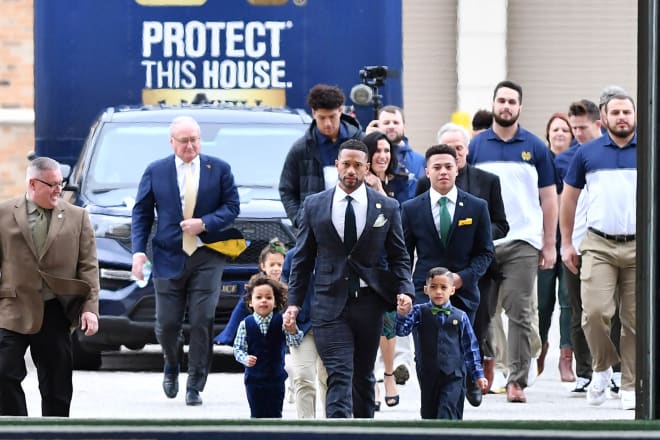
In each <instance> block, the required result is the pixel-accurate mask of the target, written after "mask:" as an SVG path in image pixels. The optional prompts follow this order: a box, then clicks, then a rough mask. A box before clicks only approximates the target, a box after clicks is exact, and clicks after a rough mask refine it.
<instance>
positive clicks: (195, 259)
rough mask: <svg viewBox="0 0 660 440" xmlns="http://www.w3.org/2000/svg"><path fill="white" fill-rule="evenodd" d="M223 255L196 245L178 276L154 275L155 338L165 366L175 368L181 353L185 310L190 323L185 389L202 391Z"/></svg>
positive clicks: (210, 347)
mask: <svg viewBox="0 0 660 440" xmlns="http://www.w3.org/2000/svg"><path fill="white" fill-rule="evenodd" d="M224 266H225V257H224V256H222V255H221V254H219V253H217V252H215V251H212V250H210V249H208V248H204V247H201V248H198V249H197V251H196V252H195V253H194V254H192V255H191V256H190V257H188V258H186V263H185V266H184V270H183V273H182V274H181V276H180V277H179V278H176V279H167V278H155V279H154V284H155V287H156V338H157V339H158V342H159V343H160V345H161V346H162V349H163V356H164V358H165V369H166V371H168V370H169V371H171V370H173V369H178V367H179V365H180V364H181V360H182V359H181V354H182V352H183V350H182V349H183V343H184V336H183V322H184V316H185V313H186V310H187V312H188V315H187V318H188V319H187V321H188V323H189V325H190V341H189V345H188V384H187V388H188V389H194V390H197V391H202V390H203V389H204V385H205V384H206V377H207V375H208V372H209V366H210V364H211V361H212V353H213V336H214V334H213V322H214V320H215V309H216V307H217V305H218V299H219V298H220V282H221V279H222V271H223V269H224Z"/></svg>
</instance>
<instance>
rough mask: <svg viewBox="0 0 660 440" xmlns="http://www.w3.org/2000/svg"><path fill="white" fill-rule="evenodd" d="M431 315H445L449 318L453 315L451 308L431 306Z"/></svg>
mask: <svg viewBox="0 0 660 440" xmlns="http://www.w3.org/2000/svg"><path fill="white" fill-rule="evenodd" d="M431 313H433V315H434V316H435V315H437V314H438V313H444V314H445V315H447V316H449V315H450V314H451V309H450V308H449V307H438V306H431Z"/></svg>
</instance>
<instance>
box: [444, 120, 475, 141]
mask: <svg viewBox="0 0 660 440" xmlns="http://www.w3.org/2000/svg"><path fill="white" fill-rule="evenodd" d="M451 131H457V132H459V133H460V134H461V135H462V136H463V139H465V145H466V146H467V145H468V144H469V143H470V132H468V131H467V130H466V129H465V127H463V126H461V125H458V124H454V123H453V122H447V123H446V124H445V125H443V126H442V127H440V130H438V134H437V140H438V143H441V142H440V138H441V137H442V136H443V135H444V134H445V133H449V132H451Z"/></svg>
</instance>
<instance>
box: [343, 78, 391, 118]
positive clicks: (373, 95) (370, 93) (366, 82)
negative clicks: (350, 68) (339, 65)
mask: <svg viewBox="0 0 660 440" xmlns="http://www.w3.org/2000/svg"><path fill="white" fill-rule="evenodd" d="M393 73H394V72H393V71H391V70H389V69H388V68H387V66H365V67H363V68H362V69H360V80H361V81H362V83H361V84H356V85H355V86H353V88H352V89H351V95H350V96H351V100H352V101H353V102H354V103H355V104H356V105H369V104H371V107H372V108H373V113H374V119H377V118H378V110H379V109H380V107H381V106H382V98H383V96H382V95H381V94H380V93H378V88H379V87H383V86H384V85H385V79H386V78H388V77H390V78H392V77H395V76H396V75H394V74H393Z"/></svg>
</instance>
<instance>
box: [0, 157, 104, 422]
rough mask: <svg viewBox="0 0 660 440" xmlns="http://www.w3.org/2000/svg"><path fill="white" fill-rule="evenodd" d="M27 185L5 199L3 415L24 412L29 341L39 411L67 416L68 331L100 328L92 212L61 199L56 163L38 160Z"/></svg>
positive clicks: (0, 267) (1, 206)
mask: <svg viewBox="0 0 660 440" xmlns="http://www.w3.org/2000/svg"><path fill="white" fill-rule="evenodd" d="M26 183H27V194H25V195H21V196H19V197H16V198H13V199H11V200H7V201H5V202H2V203H0V415H13V416H27V406H26V402H25V394H24V393H23V388H22V387H21V382H22V381H23V379H24V378H25V376H26V374H27V372H26V369H25V361H24V357H25V352H26V350H27V348H28V347H30V353H31V355H32V360H33V361H34V364H35V365H36V367H37V374H38V377H39V390H40V391H41V412H42V415H43V416H60V417H68V415H69V407H70V404H71V396H72V394H73V385H72V373H73V365H72V356H71V334H70V333H71V330H72V329H73V328H75V327H76V326H78V325H80V328H81V329H82V330H84V331H85V334H86V335H88V336H89V335H93V334H94V333H96V332H97V331H98V291H99V274H98V262H97V259H96V242H95V239H94V231H93V229H92V226H91V223H90V220H89V217H88V215H87V212H86V211H85V210H84V209H82V208H79V207H76V206H73V205H71V204H69V203H67V202H65V201H64V200H61V199H60V195H61V193H62V172H61V171H60V166H59V164H58V163H57V162H56V161H54V160H52V159H49V158H46V157H40V158H37V159H35V160H33V161H32V162H31V163H30V165H29V166H28V169H27V176H26Z"/></svg>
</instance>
